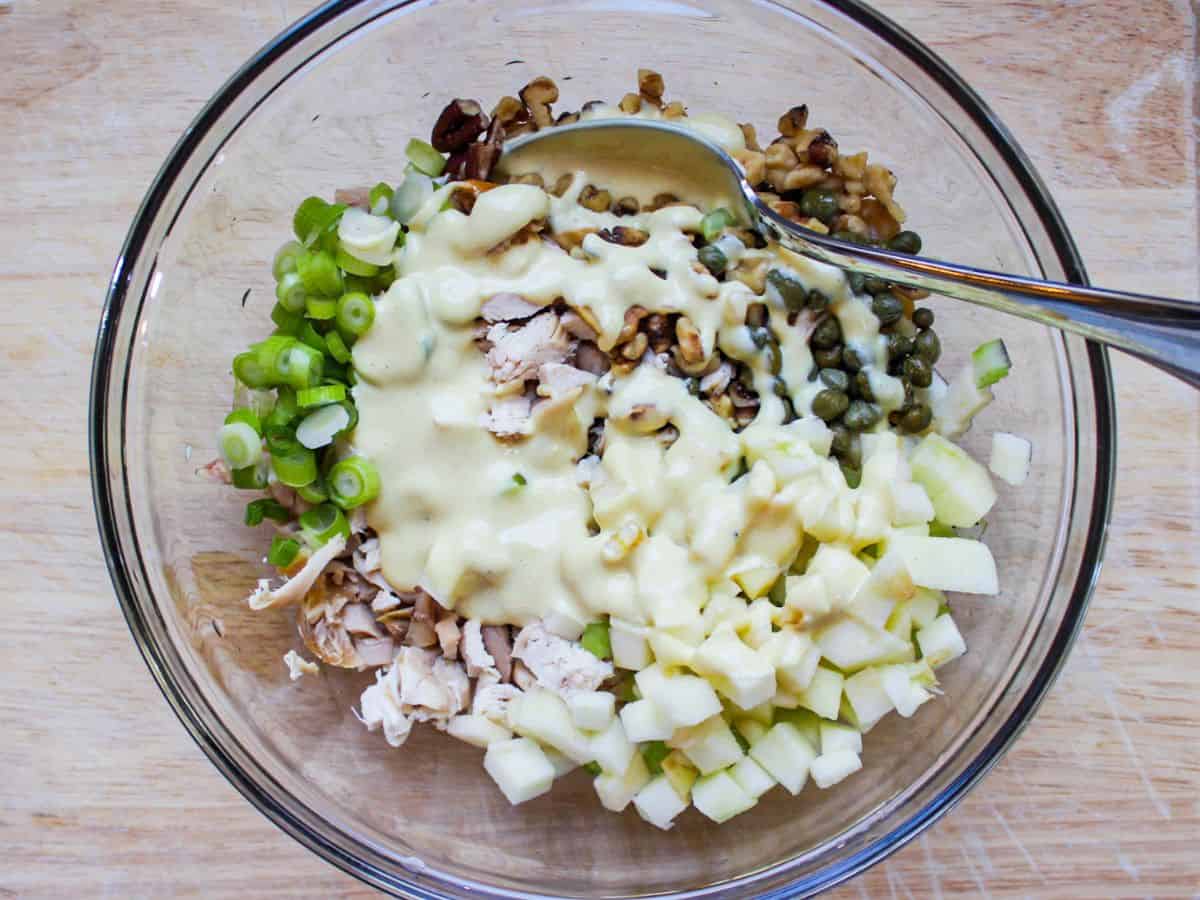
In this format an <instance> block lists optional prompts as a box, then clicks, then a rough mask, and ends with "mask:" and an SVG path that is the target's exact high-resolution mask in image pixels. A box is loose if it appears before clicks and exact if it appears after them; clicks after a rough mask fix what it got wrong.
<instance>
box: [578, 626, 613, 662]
mask: <svg viewBox="0 0 1200 900" xmlns="http://www.w3.org/2000/svg"><path fill="white" fill-rule="evenodd" d="M579 643H580V644H582V645H583V649H584V650H586V651H588V652H589V653H591V654H592V655H593V656H595V657H597V658H599V659H612V641H611V640H610V639H609V634H608V623H607V622H592V623H591V624H590V625H588V626H587V628H585V629H583V636H582V637H581V638H580V639H579Z"/></svg>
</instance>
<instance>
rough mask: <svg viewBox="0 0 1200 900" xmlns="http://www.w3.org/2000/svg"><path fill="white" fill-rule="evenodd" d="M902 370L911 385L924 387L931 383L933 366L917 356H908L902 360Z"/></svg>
mask: <svg viewBox="0 0 1200 900" xmlns="http://www.w3.org/2000/svg"><path fill="white" fill-rule="evenodd" d="M902 371H903V372H904V377H905V378H906V379H907V380H909V381H911V382H912V385H913V387H919V388H924V387H929V385H930V384H932V383H933V367H932V366H931V365H929V363H928V362H926V361H925V360H923V359H921V357H919V356H910V357H909V358H908V359H906V360H904V368H903V370H902Z"/></svg>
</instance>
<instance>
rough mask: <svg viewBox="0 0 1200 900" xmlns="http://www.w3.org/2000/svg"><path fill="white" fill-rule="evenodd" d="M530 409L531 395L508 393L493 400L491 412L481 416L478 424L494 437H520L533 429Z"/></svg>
mask: <svg viewBox="0 0 1200 900" xmlns="http://www.w3.org/2000/svg"><path fill="white" fill-rule="evenodd" d="M532 410H533V398H532V397H530V396H528V395H526V394H510V395H509V396H507V397H499V398H497V399H496V400H493V401H492V409H491V412H488V413H485V414H484V415H483V416H482V417H481V420H480V424H481V425H483V427H484V428H486V429H487V430H488V431H490V432H491V433H492V434H494V435H496V437H500V438H512V437H521V436H523V435H527V434H529V433H530V432H531V431H532V430H533V425H532V424H531V421H530V413H531V412H532Z"/></svg>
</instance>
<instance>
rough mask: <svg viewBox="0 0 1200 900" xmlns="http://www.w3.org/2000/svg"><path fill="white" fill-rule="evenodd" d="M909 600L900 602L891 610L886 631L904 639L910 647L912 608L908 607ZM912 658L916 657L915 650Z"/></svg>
mask: <svg viewBox="0 0 1200 900" xmlns="http://www.w3.org/2000/svg"><path fill="white" fill-rule="evenodd" d="M910 603H911V601H906V602H904V603H900V604H898V605H897V606H896V608H895V609H894V610H892V614H891V616H890V617H889V618H888V620H887V626H886V627H887V632H888V634H890V635H893V636H894V637H896V638H898V639H899V640H902V641H904V642H905V643H906V644H908V646H909V648H910V649H911V648H912V646H913V644H912V640H913V621H912V610H911V609H910ZM913 658H916V652H915V650H914V651H913Z"/></svg>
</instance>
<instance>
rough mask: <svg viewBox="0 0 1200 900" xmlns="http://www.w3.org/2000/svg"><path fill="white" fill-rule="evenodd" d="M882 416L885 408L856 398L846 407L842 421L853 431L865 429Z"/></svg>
mask: <svg viewBox="0 0 1200 900" xmlns="http://www.w3.org/2000/svg"><path fill="white" fill-rule="evenodd" d="M822 393H823V392H822ZM818 396H819V395H818ZM882 418H883V410H881V409H880V408H879V407H878V406H876V405H875V404H874V403H868V402H867V401H865V400H855V401H854V402H853V403H851V404H850V405H849V406H848V407H847V408H846V411H845V414H844V415H843V416H842V423H843V424H844V425H845V426H846V427H847V428H849V429H850V430H851V431H865V430H866V429H868V428H870V427H871V426H872V425H874V424H875V423H876V422H878V421H879V420H880V419H882Z"/></svg>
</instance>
